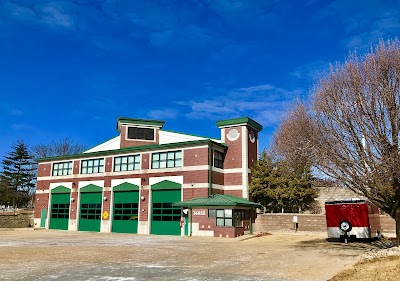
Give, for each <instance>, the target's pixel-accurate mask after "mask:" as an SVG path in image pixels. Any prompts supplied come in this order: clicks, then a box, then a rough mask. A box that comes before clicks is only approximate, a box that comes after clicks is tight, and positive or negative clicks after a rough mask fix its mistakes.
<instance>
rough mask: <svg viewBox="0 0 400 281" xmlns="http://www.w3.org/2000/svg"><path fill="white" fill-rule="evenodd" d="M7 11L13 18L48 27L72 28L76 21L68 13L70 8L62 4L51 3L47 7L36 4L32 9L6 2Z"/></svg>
mask: <svg viewBox="0 0 400 281" xmlns="http://www.w3.org/2000/svg"><path fill="white" fill-rule="evenodd" d="M4 7H5V9H6V10H7V11H8V13H9V15H11V16H12V17H13V18H15V19H17V20H20V21H25V22H29V23H36V24H42V25H45V26H47V27H64V28H70V27H72V26H73V25H74V20H73V17H72V15H71V14H69V12H68V6H66V5H63V3H62V2H51V3H47V4H45V5H40V3H39V4H36V5H33V6H32V7H29V8H28V7H26V6H23V5H17V4H15V3H11V2H6V3H5V4H4Z"/></svg>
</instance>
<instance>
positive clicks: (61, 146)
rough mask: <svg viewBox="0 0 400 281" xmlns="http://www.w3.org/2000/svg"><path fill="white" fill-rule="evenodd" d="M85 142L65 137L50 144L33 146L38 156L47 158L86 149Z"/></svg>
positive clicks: (76, 152)
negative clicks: (81, 142)
mask: <svg viewBox="0 0 400 281" xmlns="http://www.w3.org/2000/svg"><path fill="white" fill-rule="evenodd" d="M86 148H87V147H86V146H85V145H83V144H79V143H75V142H74V141H73V140H71V139H70V138H63V139H60V140H57V141H54V142H52V143H49V144H39V145H36V146H34V147H33V149H32V150H33V154H34V156H35V157H36V158H47V157H56V156H65V155H71V154H78V153H81V152H83V151H84V150H86Z"/></svg>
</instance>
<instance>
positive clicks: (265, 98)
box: [178, 84, 302, 126]
mask: <svg viewBox="0 0 400 281" xmlns="http://www.w3.org/2000/svg"><path fill="white" fill-rule="evenodd" d="M209 94H210V93H209ZM301 94H302V91H301V90H293V91H291V90H287V89H283V88H279V87H276V86H273V85H270V84H264V85H257V86H252V87H247V88H237V89H231V90H227V91H225V92H221V91H220V90H218V91H217V93H216V94H215V95H214V96H213V98H212V99H205V100H191V101H181V102H178V104H180V105H184V106H189V107H190V109H191V111H190V112H189V113H188V114H187V116H188V117H189V118H193V119H202V118H207V119H212V120H218V119H228V118H236V117H243V116H249V117H251V118H254V119H256V120H257V121H259V122H260V123H261V124H263V125H264V126H275V125H277V124H278V123H279V122H280V119H281V116H282V114H283V113H284V112H285V110H286V107H287V105H288V104H290V103H291V102H292V101H293V100H294V99H295V98H298V97H300V96H301Z"/></svg>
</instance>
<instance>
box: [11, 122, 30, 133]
mask: <svg viewBox="0 0 400 281" xmlns="http://www.w3.org/2000/svg"><path fill="white" fill-rule="evenodd" d="M11 128H12V129H13V130H15V131H26V130H33V129H34V128H33V126H32V125H29V124H25V123H14V124H11Z"/></svg>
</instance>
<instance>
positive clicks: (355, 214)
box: [325, 199, 381, 239]
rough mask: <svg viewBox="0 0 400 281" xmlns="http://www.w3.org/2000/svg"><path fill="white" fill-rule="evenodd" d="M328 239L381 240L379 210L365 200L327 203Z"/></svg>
mask: <svg viewBox="0 0 400 281" xmlns="http://www.w3.org/2000/svg"><path fill="white" fill-rule="evenodd" d="M325 212H326V226H327V228H328V238H345V239H347V238H375V237H376V238H380V234H381V221H380V217H379V209H378V207H376V206H375V205H374V204H372V203H371V202H368V201H365V200H352V199H349V200H342V201H331V202H325Z"/></svg>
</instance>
